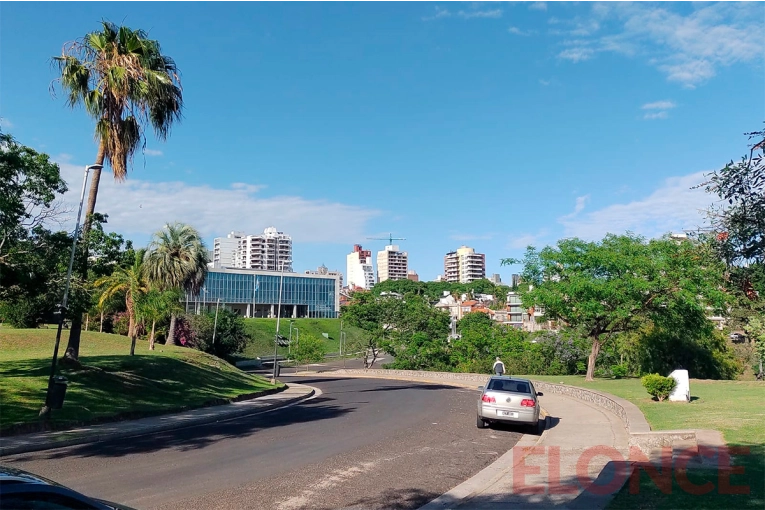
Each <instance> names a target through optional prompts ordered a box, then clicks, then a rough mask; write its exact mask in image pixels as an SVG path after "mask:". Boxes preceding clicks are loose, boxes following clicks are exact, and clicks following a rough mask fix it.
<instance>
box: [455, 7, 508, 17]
mask: <svg viewBox="0 0 765 510" xmlns="http://www.w3.org/2000/svg"><path fill="white" fill-rule="evenodd" d="M457 16H459V17H460V18H465V19H470V18H501V17H502V9H492V10H490V11H459V12H458V13H457Z"/></svg>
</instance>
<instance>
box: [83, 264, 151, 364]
mask: <svg viewBox="0 0 765 510" xmlns="http://www.w3.org/2000/svg"><path fill="white" fill-rule="evenodd" d="M145 251H146V250H138V251H137V252H136V254H135V262H134V263H133V265H132V266H131V267H129V268H123V267H120V268H117V269H115V271H114V272H113V273H112V274H111V275H109V276H104V277H103V278H99V279H98V280H96V283H95V285H96V287H103V288H104V291H103V293H102V294H101V299H99V301H98V303H99V306H103V305H104V304H105V303H106V302H107V301H108V300H109V299H110V298H111V297H112V296H114V295H115V294H122V293H124V294H125V307H126V308H127V313H128V320H129V322H128V335H129V336H130V340H131V343H130V355H131V356H133V355H134V354H135V340H136V316H137V313H136V311H137V310H136V308H137V303H138V301H139V300H140V299H141V296H142V295H144V294H146V293H147V292H148V291H149V282H148V280H147V279H146V276H145V274H144V270H143V259H144V253H145Z"/></svg>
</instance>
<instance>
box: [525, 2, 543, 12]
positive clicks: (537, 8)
mask: <svg viewBox="0 0 765 510" xmlns="http://www.w3.org/2000/svg"><path fill="white" fill-rule="evenodd" d="M529 9H531V10H534V11H546V10H547V2H533V3H532V4H531V5H529Z"/></svg>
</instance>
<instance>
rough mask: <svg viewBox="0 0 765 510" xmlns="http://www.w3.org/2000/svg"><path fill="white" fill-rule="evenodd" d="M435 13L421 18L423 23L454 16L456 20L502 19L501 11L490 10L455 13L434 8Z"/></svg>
mask: <svg viewBox="0 0 765 510" xmlns="http://www.w3.org/2000/svg"><path fill="white" fill-rule="evenodd" d="M435 9H436V13H435V14H434V15H433V16H427V17H424V18H422V19H423V20H424V21H430V20H434V19H439V18H451V17H452V16H456V17H458V18H462V19H471V18H501V17H502V9H491V10H483V11H482V10H478V9H475V8H474V9H470V10H467V11H463V10H460V11H457V12H454V13H453V12H451V11H450V10H449V9H444V8H443V7H438V6H436V7H435Z"/></svg>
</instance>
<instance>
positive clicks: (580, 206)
mask: <svg viewBox="0 0 765 510" xmlns="http://www.w3.org/2000/svg"><path fill="white" fill-rule="evenodd" d="M589 200H590V195H582V196H581V197H576V204H575V205H574V211H573V212H571V213H569V214H567V215H565V216H563V218H566V219H571V218H574V217H576V216H578V215H579V213H580V212H582V211H583V210H584V208H585V206H586V205H587V202H588V201H589Z"/></svg>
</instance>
